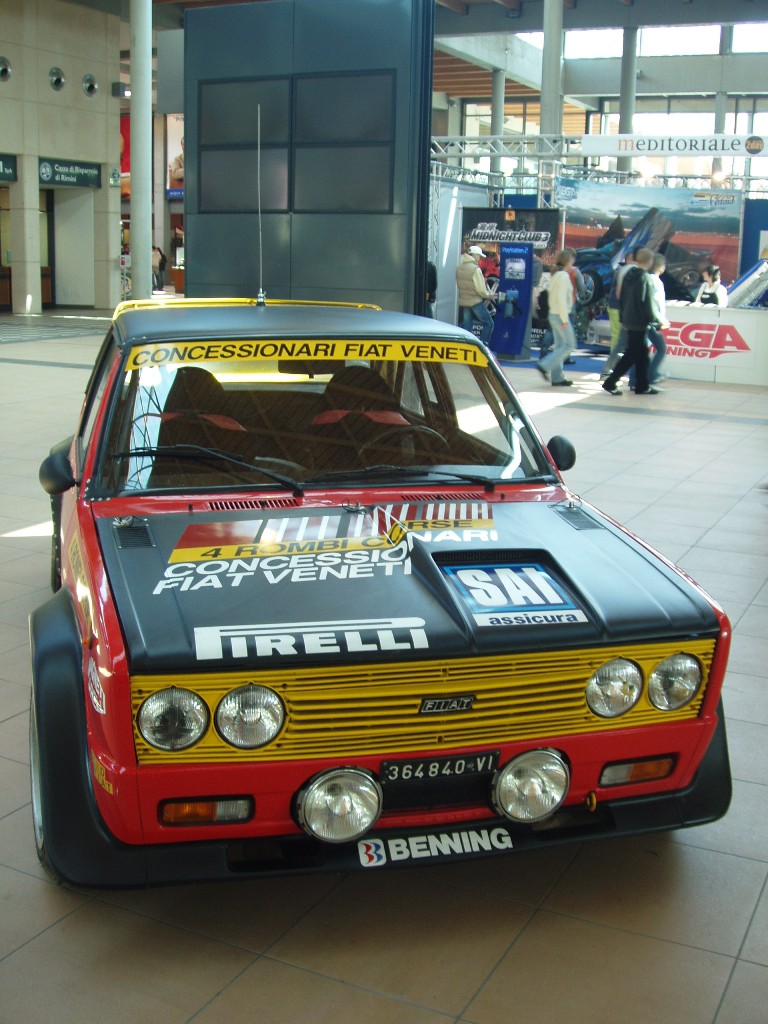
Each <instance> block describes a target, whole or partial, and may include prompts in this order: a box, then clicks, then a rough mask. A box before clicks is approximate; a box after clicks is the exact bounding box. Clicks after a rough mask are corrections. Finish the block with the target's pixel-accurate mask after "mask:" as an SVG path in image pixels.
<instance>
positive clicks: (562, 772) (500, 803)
mask: <svg viewBox="0 0 768 1024" xmlns="http://www.w3.org/2000/svg"><path fill="white" fill-rule="evenodd" d="M569 778H570V775H569V772H568V765H567V764H566V763H565V761H564V760H563V759H562V757H560V755H559V754H558V753H557V752H556V751H554V750H529V751H527V752H526V753H525V754H521V755H520V756H519V757H516V758H514V760H512V761H510V762H509V764H506V765H505V766H504V767H503V768H501V769H500V770H499V771H498V772H496V776H495V778H494V780H493V806H494V807H495V808H496V810H497V811H498V812H499V814H503V815H504V817H505V818H511V819H512V820H513V821H526V822H528V821H541V820H542V819H543V818H548V817H549V815H550V814H553V813H554V812H555V811H556V810H557V808H558V807H559V806H560V804H561V803H562V802H563V800H565V796H566V793H567V792H568V782H569Z"/></svg>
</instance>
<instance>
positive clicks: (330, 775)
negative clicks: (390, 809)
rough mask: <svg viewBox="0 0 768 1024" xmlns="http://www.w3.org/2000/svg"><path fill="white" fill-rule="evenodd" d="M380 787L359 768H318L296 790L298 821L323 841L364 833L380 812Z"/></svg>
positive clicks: (344, 838)
mask: <svg viewBox="0 0 768 1024" xmlns="http://www.w3.org/2000/svg"><path fill="white" fill-rule="evenodd" d="M381 804H382V793H381V787H380V786H379V784H378V782H377V781H376V779H374V777H373V776H372V775H371V774H370V773H369V772H366V771H363V769H362V768H333V769H331V770H330V771H327V772H321V774H320V775H316V776H315V777H314V778H313V779H310V781H309V782H308V784H307V785H306V786H305V788H304V789H302V791H301V792H300V793H299V795H298V799H297V803H296V810H297V813H298V818H299V824H300V825H301V827H302V828H303V829H304V831H305V832H308V833H309V834H310V835H311V836H315V837H316V838H317V839H322V840H323V841H324V842H326V843H346V842H349V841H350V840H352V839H358V838H359V837H360V836H362V835H365V833H366V832H367V831H368V829H369V828H370V827H371V826H372V825H373V823H374V822H375V821H376V819H377V818H378V816H379V815H380V814H381Z"/></svg>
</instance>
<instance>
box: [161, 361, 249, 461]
mask: <svg viewBox="0 0 768 1024" xmlns="http://www.w3.org/2000/svg"><path fill="white" fill-rule="evenodd" d="M226 408H227V407H226V396H225V393H224V388H223V387H222V385H221V384H220V383H219V381H218V380H216V378H215V377H214V376H213V374H212V373H209V372H208V371H207V370H204V369H202V367H199V366H182V367H180V368H179V369H178V370H177V371H176V374H175V376H174V381H173V384H172V385H171V388H170V391H169V392H168V396H167V398H166V400H165V404H164V406H163V410H162V412H161V413H160V414H159V416H160V430H159V434H158V442H157V443H158V446H159V447H177V446H179V445H196V446H198V447H200V448H213V449H216V450H218V451H224V452H227V453H228V454H230V455H235V456H241V457H242V458H245V459H248V458H249V457H250V455H251V450H252V448H253V441H252V439H251V437H250V435H249V433H248V431H247V430H246V429H245V427H244V426H243V425H242V424H241V423H239V422H238V421H237V420H236V419H234V418H233V417H232V416H230V415H228V413H227V411H226ZM179 466H180V467H182V466H183V468H184V470H185V474H184V475H189V470H190V469H191V465H190V463H189V462H188V461H186V462H183V461H182V460H181V459H180V460H179ZM160 468H164V469H167V468H168V467H167V466H165V467H160ZM204 471H205V470H204V466H203V465H201V466H199V467H197V471H196V472H197V473H198V474H199V473H203V472H204ZM208 472H209V473H210V472H211V470H208ZM216 472H217V474H219V475H222V472H223V471H222V467H221V466H219V467H218V468H217V470H216ZM164 475H167V474H166V473H164ZM224 475H226V474H224Z"/></svg>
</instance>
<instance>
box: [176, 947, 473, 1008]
mask: <svg viewBox="0 0 768 1024" xmlns="http://www.w3.org/2000/svg"><path fill="white" fill-rule="evenodd" d="M254 1007H258V1014H259V1016H258V1019H259V1021H265V1022H267V1021H268V1022H269V1024H310V1022H311V1024H364V1022H371V1024H447V1022H448V1021H449V1020H452V1019H453V1018H452V1017H451V1018H447V1017H446V1016H444V1015H443V1014H441V1013H433V1012H430V1011H429V1010H425V1009H422V1008H420V1007H417V1006H414V1005H413V1004H411V1003H407V1002H403V1001H401V1000H399V999H394V998H390V997H387V996H383V995H381V994H379V993H376V992H370V991H367V990H366V989H364V988H362V987H357V986H355V985H346V984H343V983H341V982H338V981H335V980H334V979H332V978H325V977H323V976H321V975H318V974H314V973H312V972H309V971H302V970H300V969H298V968H296V967H289V966H288V965H287V964H282V963H277V962H276V961H274V960H271V959H268V958H266V957H261V959H260V960H258V961H257V962H256V963H255V964H254V965H253V966H252V967H249V968H248V970H247V971H245V972H244V973H243V974H242V975H241V976H240V977H239V978H236V979H235V980H234V981H233V982H232V983H231V984H230V985H228V986H227V988H226V989H225V990H224V991H223V992H222V993H221V995H219V996H217V997H216V998H215V999H214V1000H213V1001H212V1002H211V1003H209V1005H208V1006H206V1007H205V1008H204V1009H203V1010H202V1011H201V1013H199V1014H198V1015H197V1016H196V1017H195V1024H231V1022H235V1021H246V1020H248V1021H250V1020H253V1019H254V1018H253V1016H252V1015H253V1011H254Z"/></svg>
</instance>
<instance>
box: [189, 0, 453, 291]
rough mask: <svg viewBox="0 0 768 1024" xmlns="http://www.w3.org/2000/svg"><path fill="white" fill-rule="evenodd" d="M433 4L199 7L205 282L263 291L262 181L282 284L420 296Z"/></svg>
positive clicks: (196, 146)
mask: <svg viewBox="0 0 768 1024" xmlns="http://www.w3.org/2000/svg"><path fill="white" fill-rule="evenodd" d="M432 8H433V5H432V0H368V2H365V3H361V2H360V0H333V2H320V3H319V2H318V0H273V2H270V3H260V4H234V5H232V6H224V7H212V8H202V9H197V10H189V11H188V12H187V15H186V23H185V107H184V113H185V141H186V153H187V167H186V181H185V228H186V238H185V242H186V290H187V293H188V294H189V295H192V296H194V295H212V294H216V293H217V289H219V288H220V287H223V286H224V285H225V284H226V285H227V286H228V287H227V291H228V294H234V293H235V292H237V293H238V294H242V295H255V294H256V293H257V291H258V273H256V272H255V271H256V263H257V261H258V234H257V231H258V222H259V218H258V216H257V210H258V206H259V203H258V196H259V194H260V196H261V224H262V230H263V232H264V242H263V244H262V248H263V251H264V260H265V266H264V271H263V278H264V283H265V287H266V290H267V294H268V296H270V297H272V298H291V297H295V298H318V299H330V298H333V299H337V300H338V299H341V300H350V301H365V302H377V303H379V304H382V305H385V306H387V307H388V308H394V309H405V310H412V309H414V308H415V306H416V302H415V296H417V295H419V296H420V295H422V294H423V287H422V282H421V280H420V275H421V273H422V269H423V267H424V266H425V261H426V237H427V223H426V222H427V207H428V181H429V179H428V171H429V143H430V125H429V117H430V112H431V99H432V97H431V61H432V46H433V40H432V17H433V13H432ZM259 104H260V109H261V114H260V117H259V118H258V120H259V122H260V125H261V164H260V169H261V173H260V178H259V177H258V171H259V163H258V161H257V159H256V153H257V130H256V125H257V116H256V110H257V107H258V105H259ZM286 111H287V112H288V116H286ZM273 222H274V223H273ZM267 239H269V241H268V242H267ZM277 268H279V269H277Z"/></svg>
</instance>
